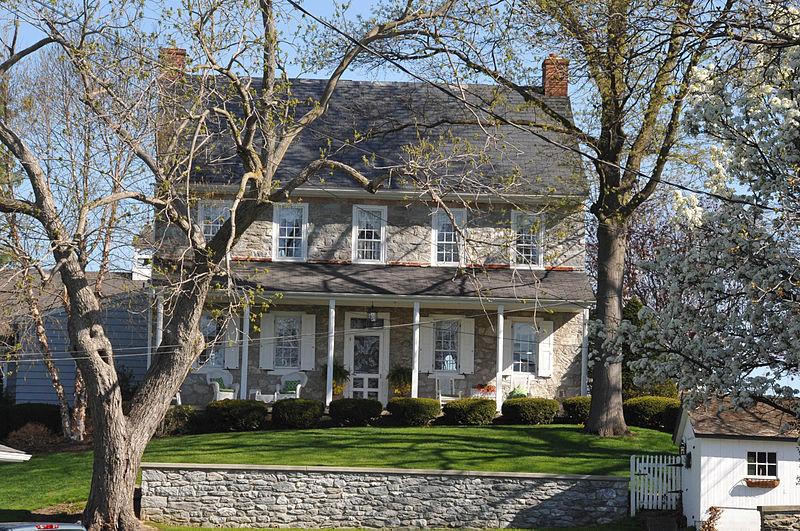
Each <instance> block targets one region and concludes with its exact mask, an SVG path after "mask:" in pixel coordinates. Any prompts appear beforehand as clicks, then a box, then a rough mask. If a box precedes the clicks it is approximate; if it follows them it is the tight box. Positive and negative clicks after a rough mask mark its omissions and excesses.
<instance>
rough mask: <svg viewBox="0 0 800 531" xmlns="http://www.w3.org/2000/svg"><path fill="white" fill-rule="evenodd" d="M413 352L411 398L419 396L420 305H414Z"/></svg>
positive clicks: (416, 303)
mask: <svg viewBox="0 0 800 531" xmlns="http://www.w3.org/2000/svg"><path fill="white" fill-rule="evenodd" d="M411 337H412V340H411V341H412V351H411V398H417V397H418V396H419V303H418V302H415V303H414V326H413V328H412V336H411Z"/></svg>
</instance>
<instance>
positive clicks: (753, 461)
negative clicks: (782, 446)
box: [747, 452, 778, 477]
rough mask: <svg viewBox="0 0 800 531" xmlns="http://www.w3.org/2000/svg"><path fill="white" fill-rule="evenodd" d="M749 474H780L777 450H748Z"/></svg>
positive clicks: (773, 475)
mask: <svg viewBox="0 0 800 531" xmlns="http://www.w3.org/2000/svg"><path fill="white" fill-rule="evenodd" d="M747 475H748V476H772V477H777V475H778V456H777V455H776V453H775V452H747Z"/></svg>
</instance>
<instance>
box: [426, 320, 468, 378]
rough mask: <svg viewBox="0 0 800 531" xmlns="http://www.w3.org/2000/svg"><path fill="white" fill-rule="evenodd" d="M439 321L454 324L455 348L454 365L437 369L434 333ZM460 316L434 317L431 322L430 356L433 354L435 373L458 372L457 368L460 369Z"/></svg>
mask: <svg viewBox="0 0 800 531" xmlns="http://www.w3.org/2000/svg"><path fill="white" fill-rule="evenodd" d="M441 323H449V324H451V325H452V324H455V325H456V326H455V342H456V349H455V357H456V366H455V368H454V369H437V368H436V343H437V341H436V334H437V332H438V331H439V325H440V324H441ZM460 336H461V318H460V317H453V318H444V319H436V320H435V321H434V322H433V351H432V353H431V356H433V359H432V362H433V372H435V373H442V374H459V370H460V369H461V337H460Z"/></svg>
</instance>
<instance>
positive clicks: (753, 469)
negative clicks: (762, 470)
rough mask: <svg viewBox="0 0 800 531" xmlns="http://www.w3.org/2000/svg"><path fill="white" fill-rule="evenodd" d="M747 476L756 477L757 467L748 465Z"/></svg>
mask: <svg viewBox="0 0 800 531" xmlns="http://www.w3.org/2000/svg"><path fill="white" fill-rule="evenodd" d="M747 475H748V476H755V475H756V465H747Z"/></svg>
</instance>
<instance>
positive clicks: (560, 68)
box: [542, 53, 569, 97]
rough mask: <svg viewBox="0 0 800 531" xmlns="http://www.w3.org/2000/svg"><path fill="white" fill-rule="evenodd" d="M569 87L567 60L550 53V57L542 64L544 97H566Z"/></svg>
mask: <svg viewBox="0 0 800 531" xmlns="http://www.w3.org/2000/svg"><path fill="white" fill-rule="evenodd" d="M568 85H569V59H564V58H562V57H559V56H558V54H555V53H551V54H550V57H548V58H547V59H545V60H544V61H543V62H542V87H543V88H544V95H545V96H561V97H565V96H566V95H567V86H568Z"/></svg>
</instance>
